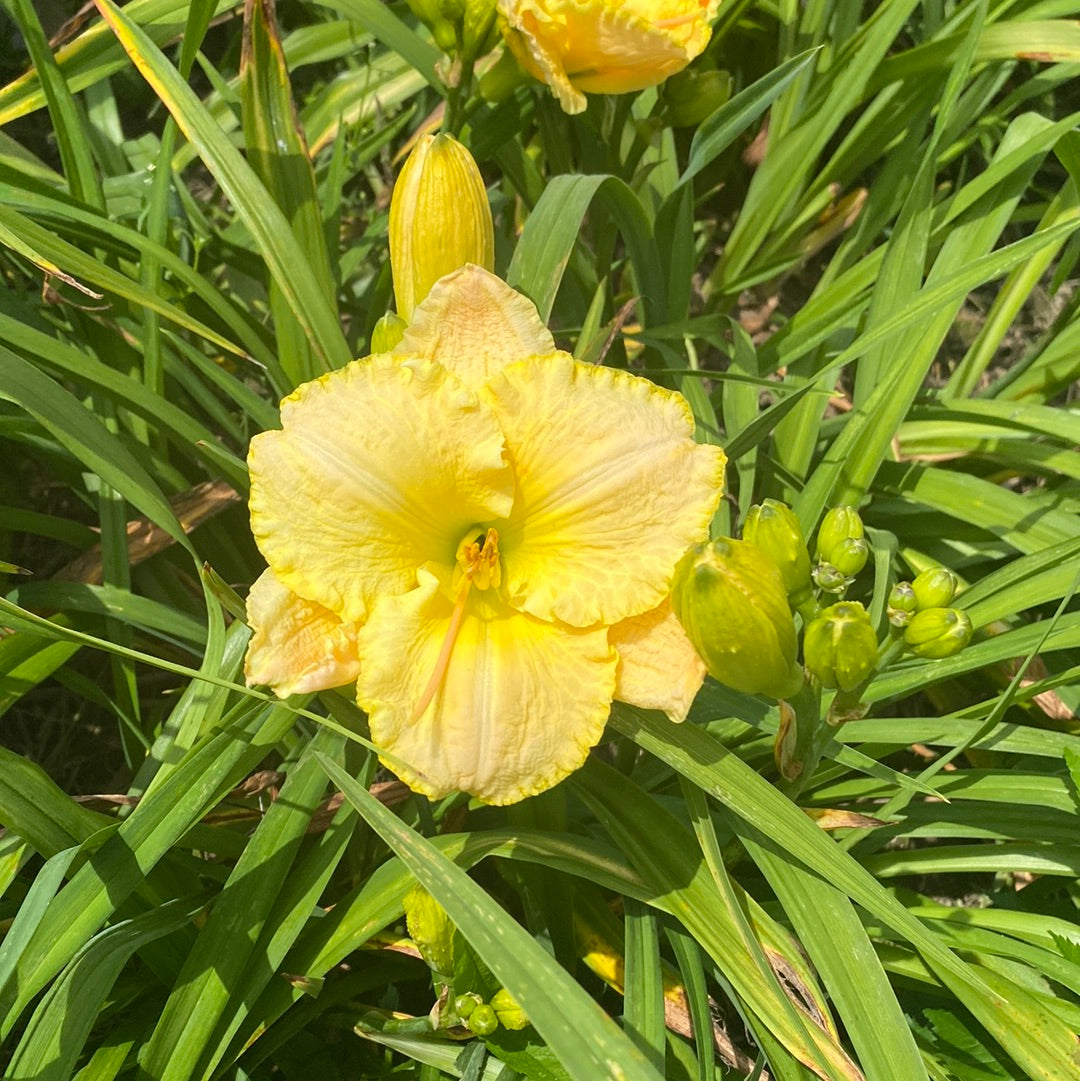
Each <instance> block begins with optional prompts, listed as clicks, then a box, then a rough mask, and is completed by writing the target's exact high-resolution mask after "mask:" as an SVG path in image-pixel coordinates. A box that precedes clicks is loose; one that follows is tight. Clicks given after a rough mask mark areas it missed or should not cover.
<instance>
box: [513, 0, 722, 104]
mask: <svg viewBox="0 0 1080 1081" xmlns="http://www.w3.org/2000/svg"><path fill="white" fill-rule="evenodd" d="M718 7H719V5H718V3H716V0H499V13H500V16H501V18H502V28H503V36H504V37H505V39H506V43H507V45H508V46H509V47H510V50H511V51H512V52H513V54H514V56H515V57H516V58H517V60H518V62H519V63H520V64H521V66H522V67H523V68H524V69H525V70H526V71H527V72H529V74H530V75H532V76H534V77H535V78H537V79H540V80H542V81H543V82H545V83H547V84H548V86H550V87H551V91H552V93H553V94H554V95H555V96H556V97H557V98H558V100H559V103H560V105H562V107H563V109H564V110H565V111H566V112H568V113H580V112H582V111H584V109H585V106H586V100H585V94H625V93H627V92H629V91H633V90H643V89H644V88H645V87H647V86H656V85H657V84H658V83H661V82H663V81H664V80H665V79H666V78H668V76H669V75H674V74H675V73H676V72H677V71H681V70H682V69H683V68H685V67H686V65H687V64H688V63H689V62H690V61H691V60H693V59H694V57H695V56H697V55H699V54H700V53H701V52H702V51H703V50H704V48H705V46H706V45H708V43H709V37H710V35H711V33H712V29H711V22H712V20H713V19H714V18H715V17H716V12H717V8H718Z"/></svg>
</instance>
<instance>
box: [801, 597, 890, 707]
mask: <svg viewBox="0 0 1080 1081" xmlns="http://www.w3.org/2000/svg"><path fill="white" fill-rule="evenodd" d="M877 659H878V649H877V637H876V636H875V634H874V627H873V624H872V623H871V622H870V615H869V613H868V612H867V611H866V609H865V608H864V607H863V606H862V605H861V604H858V603H857V602H855V601H841V602H840V603H839V604H834V605H831V606H830V607H829V608H824V609H822V611H821V613H820V615H818V617H817V619H815V620H813V621H812V622H811V623H810V625H809V626H808V627H807V628H806V633H805V635H804V636H803V660H804V662H805V664H806V667H807V669H808V670H809V671H810V672H811V673H812V674H813V675H814V676H816V677H817V679H818V680H819V682H820V683H821V685H822V686H823V687H837V688H839V689H840V690H842V691H851V690H854V689H855V688H856V687H857V686H858V685H859V684H860V683H862V681H863V680H864V679H866V677H867V676H868V675H870V673H871V672H872V671H873V670H874V667H875V666H876V665H877Z"/></svg>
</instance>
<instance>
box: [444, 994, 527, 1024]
mask: <svg viewBox="0 0 1080 1081" xmlns="http://www.w3.org/2000/svg"><path fill="white" fill-rule="evenodd" d="M454 1013H455V1014H457V1016H458V1018H459V1019H460V1021H461V1023H462V1024H463V1025H464V1026H465V1028H467V1029H468V1030H469V1031H470V1032H472V1033H473V1034H474V1035H476V1036H490V1035H491V1034H492V1033H493V1032H494V1031H495V1030H496V1029H497V1028H499V1027H500V1026H502V1027H503V1028H508V1029H511V1030H513V1031H517V1030H518V1029H523V1028H524V1027H525V1026H526V1025H527V1024H528V1023H529V1019H528V1017H526V1016H525V1011H524V1010H523V1009H522V1008H521V1007H520V1006H519V1005H518V1003H517V1000H516V999H515V998H514V996H513V995H511V994H510V992H509V991H507V989H506V988H505V987H500V988H499V990H498V991H496V992H495V994H493V995H492V996H491V1001H490V1002H485V1001H484V1000H483V999H482V998H481V997H480V996H479V995H478V994H477V993H476V992H475V991H469V992H467V993H466V994H464V995H458V996H457V997H456V998H455V999H454Z"/></svg>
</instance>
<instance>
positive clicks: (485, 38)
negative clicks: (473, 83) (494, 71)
mask: <svg viewBox="0 0 1080 1081" xmlns="http://www.w3.org/2000/svg"><path fill="white" fill-rule="evenodd" d="M497 6H498V5H497V3H496V0H465V17H464V19H463V20H462V23H461V52H462V55H463V56H464V57H465V58H466V59H468V60H471V59H474V58H475V57H477V56H484V55H486V54H487V53H489V52H491V50H492V49H494V48H495V46H496V45H497V44H498V43H499V40H500V38H501V36H502V35H501V34H500V33H499V28H498V26H497V25H496V23H495V11H496V8H497Z"/></svg>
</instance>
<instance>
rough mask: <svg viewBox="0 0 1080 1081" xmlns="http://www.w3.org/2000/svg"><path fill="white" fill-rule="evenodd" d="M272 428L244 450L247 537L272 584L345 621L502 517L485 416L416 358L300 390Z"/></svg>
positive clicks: (372, 365) (506, 488)
mask: <svg viewBox="0 0 1080 1081" xmlns="http://www.w3.org/2000/svg"><path fill="white" fill-rule="evenodd" d="M281 423H282V428H281V430H280V431H272V432H264V433H262V434H261V435H257V436H256V437H255V438H254V439H253V440H252V442H251V451H250V453H249V455H248V465H249V468H250V471H251V526H252V531H253V533H254V534H255V539H256V541H257V542H258V545H259V548H260V550H261V551H262V553H263V555H264V556H265V557H266V561H267V562H268V563H269V564H270V566H271V567H272V568H273V570H274V573H275V574H276V575H277V576H278V578H279V579H280V580H281V582H282V583H283V584H284V585H285V586H287V587H288V588H289V589H291V590H293V591H294V592H296V593H299V594H300V595H301V596H303V597H307V598H310V599H311V600H313V601H317V602H318V603H320V604H321V605H323V606H324V607H326V608H329V609H330V610H331V611H332V612H335V613H337V615H339V616H340V617H341V618H342V619H344V620H346V621H348V622H354V623H359V622H362V621H363V620H364V618H365V617H366V615H367V612H368V609H369V608H370V606H371V604H372V603H373V601H374V598H375V596H376V595H380V596H381V595H385V594H387V593H404V592H405V591H407V590H409V589H412V588H413V587H414V586H415V585H416V569H417V568H418V567H420V566H421V565H423V564H424V563H426V562H434V563H437V564H444V565H447V566H452V565H453V563H454V557H455V552H456V551H457V546H458V544H459V543H460V541H461V538H462V535H463V534H464V532H465V530H467V529H468V528H469V527H470V526H471V525H472V524H473V523H475V522H482V521H485V520H488V519H492V518H499V517H502V516H503V515H505V514H507V513H508V512H509V510H510V506H511V499H512V485H513V478H512V476H511V472H510V469H509V467H508V465H507V463H506V461H505V458H504V451H503V437H502V432H501V431H500V429H499V426H498V424H497V422H496V420H495V418H494V416H493V415H492V412H491V410H490V409H489V408H488V407H487V406H485V405H483V404H482V403H481V402H480V401H479V400H478V399H477V396H476V395H475V394H474V393H473V392H472V391H470V390H469V389H468V388H467V387H465V385H464V384H463V383H462V382H461V381H460V380H459V379H457V378H456V377H454V376H453V375H451V374H450V373H448V372H447V371H446V369H445V368H443V367H442V366H441V365H439V364H434V363H432V362H431V361H429V360H418V359H417V360H414V359H391V358H390V357H389V356H381V357H371V358H369V359H367V360H363V361H357V362H355V363H354V364H350V365H348V366H347V367H345V368H342V369H340V370H338V371H336V372H331V373H330V374H329V375H325V376H323V377H322V378H321V379H318V380H316V381H314V382H311V383H305V384H304V385H303V386H302V387H300V388H299V389H298V390H297V391H296V392H295V393H293V394H292V395H290V397H288V398H286V399H285V401H284V402H282V406H281Z"/></svg>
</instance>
